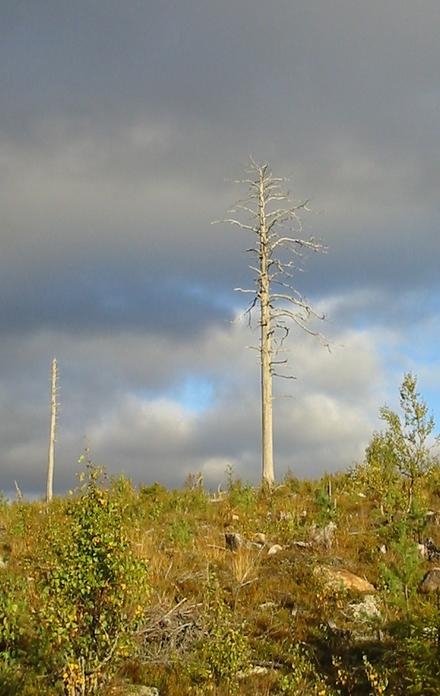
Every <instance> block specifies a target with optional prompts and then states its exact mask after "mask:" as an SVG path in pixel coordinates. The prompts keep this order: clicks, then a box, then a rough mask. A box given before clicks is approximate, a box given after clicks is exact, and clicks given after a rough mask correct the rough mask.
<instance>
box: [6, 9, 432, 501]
mask: <svg viewBox="0 0 440 696" xmlns="http://www.w3.org/2000/svg"><path fill="white" fill-rule="evenodd" d="M439 19H440V10H439V5H438V2H435V1H434V0H426V2H424V3H423V9H422V10H421V8H420V7H419V6H416V5H415V4H414V5H411V4H410V3H402V2H401V0H389V1H388V2H387V3H383V2H379V0H372V1H371V2H370V3H364V4H360V3H353V2H349V1H348V0H336V1H335V2H333V3H331V6H330V4H329V3H328V2H325V1H324V0H310V1H309V2H307V3H292V2H290V1H288V0H280V2H279V3H278V4H277V8H276V10H274V8H273V7H272V6H269V5H268V4H267V3H263V2H261V0H256V1H255V0H253V1H252V2H251V1H250V0H240V1H239V2H236V0H235V1H234V2H233V1H232V0H225V1H224V2H222V3H206V2H205V3H202V2H200V1H199V0H189V2H186V3H180V4H179V3H175V2H169V1H168V0H164V1H163V2H161V3H156V4H155V6H154V7H150V6H149V7H147V5H146V4H142V3H129V4H128V5H127V4H124V6H122V5H121V3H119V2H116V1H115V0H109V2H107V3H106V6H105V9H104V8H103V6H102V5H101V4H99V3H94V4H90V3H84V2H76V3H68V2H54V1H53V0H42V1H41V2H39V3H38V6H37V4H36V3H32V2H29V1H28V0H24V1H23V2H20V3H17V2H9V1H6V2H4V3H3V5H2V22H1V23H0V34H1V37H2V41H1V42H0V66H1V68H0V82H1V85H2V95H3V100H2V101H3V103H2V121H1V124H0V182H1V186H0V206H1V210H2V225H1V230H0V235H1V243H2V253H1V255H0V297H1V302H0V332H1V338H2V353H1V355H0V385H1V387H2V392H1V394H0V396H1V398H0V414H1V415H2V418H3V423H2V426H1V427H0V430H1V434H2V443H3V445H2V446H3V453H4V458H3V470H2V471H3V473H2V479H1V482H0V485H4V486H5V487H7V488H8V489H10V488H12V487H13V479H14V478H15V477H16V476H19V477H20V479H23V481H26V484H25V485H26V486H27V488H28V489H29V490H39V489H40V488H41V486H40V484H41V477H42V472H44V470H45V459H46V431H47V423H46V421H47V408H48V404H47V401H48V399H47V398H46V396H45V395H47V391H48V384H47V383H48V371H49V364H50V359H51V357H52V355H57V357H58V359H59V362H60V371H61V386H62V391H61V396H60V398H61V402H62V410H61V415H60V431H59V443H58V459H57V462H58V463H57V485H58V486H59V489H60V490H61V489H62V487H63V486H64V485H70V482H71V479H72V472H73V470H74V468H75V467H76V466H77V464H76V461H77V458H78V454H79V453H80V451H81V449H82V446H83V444H84V442H85V441H86V440H85V439H84V438H88V440H95V441H96V442H95V444H94V445H93V447H95V448H96V456H97V457H98V458H99V459H101V460H102V461H104V462H105V463H108V465H109V468H110V469H111V470H112V471H117V470H119V469H120V468H122V467H126V469H127V471H128V472H129V473H130V474H132V475H133V476H134V477H135V478H136V479H139V478H143V477H144V475H145V476H148V477H160V476H163V477H164V479H166V481H167V482H173V483H175V482H178V481H180V480H181V478H182V477H184V475H185V474H186V472H187V471H190V470H194V469H199V470H202V471H204V472H205V475H206V477H207V479H209V480H211V479H212V481H214V479H216V477H217V476H218V475H219V472H220V469H221V468H222V466H223V465H224V464H227V463H232V464H233V466H234V467H235V468H236V469H237V472H238V473H239V474H241V475H243V476H245V477H250V478H252V477H256V476H258V473H256V472H258V471H259V456H260V455H259V393H258V365H257V362H256V360H255V357H256V356H255V355H254V354H253V353H252V352H246V351H245V350H244V346H245V345H247V344H248V343H252V342H254V338H255V336H252V335H249V334H248V333H247V332H246V331H244V327H242V326H241V325H239V324H233V325H231V324H230V323H229V322H230V320H232V319H233V318H234V316H235V314H236V311H237V309H239V308H240V307H241V299H242V298H238V297H237V296H234V294H233V292H232V288H234V287H236V286H246V285H247V284H248V283H249V282H252V274H251V272H250V271H249V270H248V269H247V263H248V258H247V256H246V253H245V252H244V250H245V249H246V248H247V247H248V246H249V238H248V237H247V236H246V234H242V233H241V232H240V231H238V230H236V229H231V228H228V227H226V226H211V225H210V222H211V220H213V219H218V218H221V217H222V216H223V215H224V214H225V211H226V210H227V208H228V206H229V205H230V204H232V203H233V202H234V201H235V200H236V199H238V198H240V197H241V196H242V195H243V193H244V191H243V190H242V189H241V188H240V187H239V186H235V185H233V184H232V183H231V182H230V181H227V180H226V179H227V177H230V178H231V177H232V178H236V177H239V176H240V173H241V170H242V167H243V165H244V164H246V162H247V158H248V156H249V154H253V155H254V156H255V157H256V158H262V159H264V158H267V159H268V160H269V161H270V162H271V163H272V165H273V168H274V172H275V174H277V175H278V174H280V175H281V176H284V175H286V176H289V177H290V182H289V184H288V186H289V187H290V188H291V190H292V195H293V197H294V198H295V199H297V200H303V199H305V198H311V199H312V207H313V210H314V213H313V214H312V215H309V216H308V217H306V219H305V220H304V229H305V234H306V235H307V234H313V235H314V236H315V237H317V238H320V239H323V240H324V241H325V242H326V244H327V245H328V247H329V253H328V254H327V255H326V256H323V257H321V258H320V257H315V256H314V257H312V258H310V259H308V260H307V263H306V265H305V269H304V272H303V273H298V275H297V278H295V283H297V284H298V289H299V290H301V291H303V292H304V293H305V294H306V295H307V296H309V297H310V298H312V300H313V301H314V302H315V303H316V304H317V305H318V306H319V307H320V308H322V309H323V311H325V312H326V313H327V315H328V316H329V321H328V330H327V329H326V332H327V333H328V334H329V338H330V339H332V344H333V348H332V353H331V354H330V355H329V354H327V353H326V352H325V351H319V350H318V351H317V350H315V347H313V346H312V345H311V344H310V343H309V342H308V340H307V339H306V338H305V337H300V336H298V337H295V340H294V341H293V342H292V349H293V353H292V370H293V373H294V374H295V375H296V376H297V377H298V379H297V381H295V382H294V383H293V384H292V385H290V386H291V388H292V395H293V398H292V399H279V400H277V402H276V404H275V406H276V413H277V419H276V442H277V466H278V468H279V471H284V470H285V469H286V468H287V467H289V466H291V467H292V468H293V469H294V470H297V471H299V472H300V473H306V472H311V473H313V474H314V473H315V472H316V473H318V472H319V471H322V470H323V469H325V468H328V469H332V468H334V467H338V468H339V467H341V466H345V465H347V464H349V463H350V462H351V461H352V459H354V458H356V457H359V456H361V453H362V448H363V447H364V445H365V443H366V441H367V440H368V437H369V433H370V431H371V428H373V427H376V426H375V424H376V423H377V420H376V415H375V414H376V413H377V409H378V406H379V405H380V404H381V403H382V402H383V401H384V400H389V399H390V398H391V397H390V395H391V394H392V393H393V392H394V391H395V388H396V385H397V384H398V382H399V377H400V374H401V372H402V371H403V370H404V369H407V368H411V369H414V370H415V371H418V372H419V373H420V375H421V382H423V385H421V386H422V387H423V388H425V389H426V390H427V392H428V393H429V395H430V397H432V398H433V399H434V404H435V406H436V399H437V398H438V397H437V396H436V393H437V392H436V391H435V389H434V385H435V384H436V380H437V377H436V374H437V371H438V370H437V366H436V350H435V347H436V345H437V344H438V340H439V337H440V332H439V326H438V323H437V322H436V321H435V317H436V314H437V313H438V312H437V306H438V297H439V292H440V288H439V274H438V268H437V266H438V261H437V259H438V257H439V252H440V247H439V244H440V242H439V239H440V237H439V234H438V223H437V220H438V219H439V203H438V189H439V185H440V176H439V169H438V162H437V154H436V151H435V148H433V145H432V144H433V143H435V142H438V139H439V119H438V114H439V109H440V90H439V88H438V75H437V72H438V71H437V66H438V63H439V58H440V45H439V42H438V36H437V34H438V32H437V26H438V20H439ZM421 337H422V338H423V340H421ZM421 344H423V346H422V347H421V348H418V349H416V345H419V346H420V345H421ZM430 376H431V377H432V380H431V379H430ZM188 385H189V386H188ZM285 386H286V385H285V384H280V385H278V386H277V393H278V394H279V395H282V393H283V389H284V387H285ZM191 390H192V392H191ZM203 390H205V394H204V396H203V394H202V392H203ZM190 392H191V393H190ZM203 399H204V401H203ZM202 402H203V403H202ZM122 462H123V464H122ZM23 481H20V483H21V484H22V485H23Z"/></svg>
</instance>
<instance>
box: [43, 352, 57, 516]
mask: <svg viewBox="0 0 440 696" xmlns="http://www.w3.org/2000/svg"><path fill="white" fill-rule="evenodd" d="M57 381H58V367H57V361H56V358H54V359H53V360H52V379H51V389H50V432H49V456H48V462H47V489H46V501H47V502H48V503H50V501H51V500H52V497H53V472H54V464H55V435H56V426H57V409H58V403H57Z"/></svg>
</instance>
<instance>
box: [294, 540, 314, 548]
mask: <svg viewBox="0 0 440 696" xmlns="http://www.w3.org/2000/svg"><path fill="white" fill-rule="evenodd" d="M292 544H293V545H294V546H298V548H300V549H309V548H310V547H311V543H310V542H309V541H293V542H292Z"/></svg>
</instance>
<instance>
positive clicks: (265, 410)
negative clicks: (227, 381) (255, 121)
mask: <svg viewBox="0 0 440 696" xmlns="http://www.w3.org/2000/svg"><path fill="white" fill-rule="evenodd" d="M258 213H259V223H260V249H259V251H260V253H259V257H260V274H259V278H260V289H259V292H260V324H261V345H260V357H261V418H262V430H261V436H262V475H263V481H264V482H265V483H267V484H268V485H269V486H272V485H273V483H274V466H273V426H272V404H273V401H272V368H271V359H272V341H271V337H272V331H271V321H270V286H269V269H268V262H269V247H268V232H267V224H266V211H265V197H264V179H263V173H262V172H261V171H260V177H259V190H258Z"/></svg>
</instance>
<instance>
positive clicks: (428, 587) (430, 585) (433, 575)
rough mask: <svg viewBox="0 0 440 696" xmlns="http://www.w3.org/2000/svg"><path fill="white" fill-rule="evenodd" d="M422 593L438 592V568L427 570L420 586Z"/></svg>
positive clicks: (439, 584)
mask: <svg viewBox="0 0 440 696" xmlns="http://www.w3.org/2000/svg"><path fill="white" fill-rule="evenodd" d="M420 589H421V591H422V592H426V593H428V592H436V591H437V590H440V568H432V569H431V570H428V572H427V573H426V574H425V577H424V578H423V580H422V583H421V585H420Z"/></svg>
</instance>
